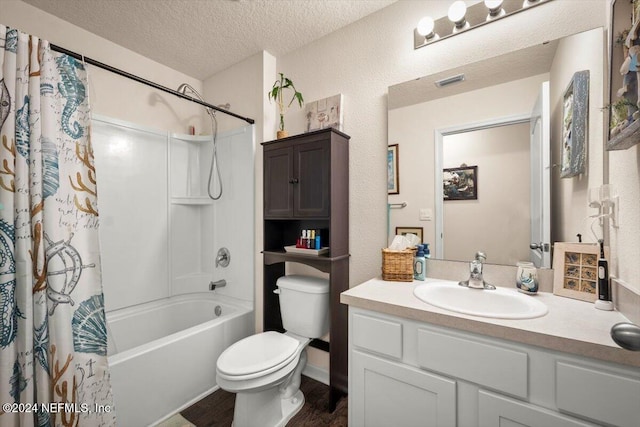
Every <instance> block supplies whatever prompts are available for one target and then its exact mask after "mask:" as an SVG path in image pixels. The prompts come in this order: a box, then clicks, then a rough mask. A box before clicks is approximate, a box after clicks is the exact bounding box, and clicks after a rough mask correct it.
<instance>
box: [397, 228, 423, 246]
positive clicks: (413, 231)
mask: <svg viewBox="0 0 640 427" xmlns="http://www.w3.org/2000/svg"><path fill="white" fill-rule="evenodd" d="M423 230H424V229H423V228H422V227H396V236H404V235H405V234H409V233H411V234H415V235H416V236H418V237H419V238H420V241H421V242H423V241H424V240H423V238H422V235H423V234H424V232H423Z"/></svg>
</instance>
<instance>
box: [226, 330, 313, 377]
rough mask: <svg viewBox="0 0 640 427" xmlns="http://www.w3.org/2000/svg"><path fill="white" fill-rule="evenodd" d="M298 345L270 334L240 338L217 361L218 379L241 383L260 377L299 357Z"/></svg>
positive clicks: (298, 342)
mask: <svg viewBox="0 0 640 427" xmlns="http://www.w3.org/2000/svg"><path fill="white" fill-rule="evenodd" d="M300 346H301V343H300V341H298V340H297V339H295V338H292V337H290V336H288V335H285V334H281V333H278V332H274V331H269V332H263V333H260V334H256V335H252V336H250V337H247V338H244V339H242V340H240V341H238V342H236V343H235V344H233V345H231V346H230V347H229V348H227V349H226V350H225V351H224V352H223V353H222V354H221V355H220V357H219V358H218V363H217V373H218V375H219V376H220V377H222V378H225V379H228V380H235V381H242V380H249V379H253V378H258V377H262V376H265V375H268V374H270V373H272V372H275V371H277V370H279V369H281V368H283V367H284V366H286V365H288V364H290V363H291V362H292V361H293V360H294V359H296V358H297V357H298V355H299V352H298V351H297V350H298V348H299V347H300Z"/></svg>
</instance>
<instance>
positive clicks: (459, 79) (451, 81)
mask: <svg viewBox="0 0 640 427" xmlns="http://www.w3.org/2000/svg"><path fill="white" fill-rule="evenodd" d="M463 81H464V74H456V75H455V76H451V77H446V78H444V79H440V80H436V81H435V82H433V83H434V84H435V85H436V86H437V87H444V86H449V85H452V84H454V83H458V82H463Z"/></svg>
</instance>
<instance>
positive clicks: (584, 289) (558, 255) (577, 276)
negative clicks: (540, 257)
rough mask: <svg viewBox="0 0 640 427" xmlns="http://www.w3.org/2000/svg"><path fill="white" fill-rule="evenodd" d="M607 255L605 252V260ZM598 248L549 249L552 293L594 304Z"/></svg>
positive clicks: (579, 245) (592, 245)
mask: <svg viewBox="0 0 640 427" xmlns="http://www.w3.org/2000/svg"><path fill="white" fill-rule="evenodd" d="M607 252H608V250H607V248H605V256H606V253H607ZM598 258H599V248H598V245H597V244H595V243H563V242H556V243H555V244H554V245H553V293H554V294H555V295H560V296H563V297H569V298H574V299H579V300H582V301H589V302H594V301H595V300H596V299H597V298H598Z"/></svg>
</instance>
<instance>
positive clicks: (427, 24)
mask: <svg viewBox="0 0 640 427" xmlns="http://www.w3.org/2000/svg"><path fill="white" fill-rule="evenodd" d="M434 26H435V23H434V22H433V18H432V17H430V16H425V17H424V18H422V19H421V20H420V21H418V28H417V29H418V34H420V35H421V36H424V37H426V38H428V39H429V38H431V37H433V28H434Z"/></svg>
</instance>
